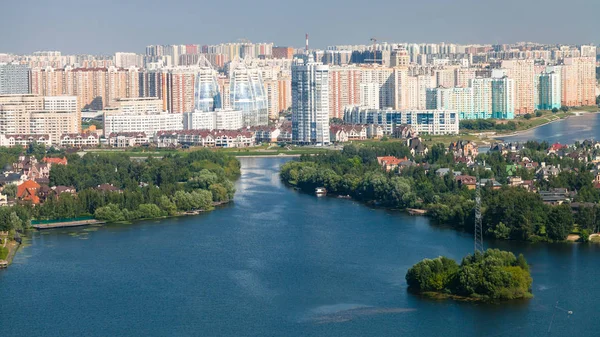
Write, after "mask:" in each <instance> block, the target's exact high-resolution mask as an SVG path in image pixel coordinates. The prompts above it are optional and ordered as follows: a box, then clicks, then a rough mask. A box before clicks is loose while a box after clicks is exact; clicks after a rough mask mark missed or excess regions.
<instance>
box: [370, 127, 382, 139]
mask: <svg viewBox="0 0 600 337" xmlns="http://www.w3.org/2000/svg"><path fill="white" fill-rule="evenodd" d="M383 136H385V128H384V127H383V126H381V125H375V124H369V125H368V126H367V138H369V139H380V138H383Z"/></svg>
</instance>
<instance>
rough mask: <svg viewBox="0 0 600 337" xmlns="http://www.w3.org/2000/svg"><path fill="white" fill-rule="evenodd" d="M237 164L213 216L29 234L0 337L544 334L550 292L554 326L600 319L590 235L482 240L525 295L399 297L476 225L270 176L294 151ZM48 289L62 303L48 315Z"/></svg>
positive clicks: (586, 330)
mask: <svg viewBox="0 0 600 337" xmlns="http://www.w3.org/2000/svg"><path fill="white" fill-rule="evenodd" d="M240 161H241V162H242V176H241V178H240V179H239V181H238V182H236V186H235V187H236V191H237V192H236V194H235V200H234V202H233V203H232V204H231V206H224V207H223V208H220V209H219V211H218V212H207V213H205V214H203V215H201V216H200V217H178V218H172V219H165V220H159V221H141V222H139V223H136V225H135V226H121V225H115V226H108V225H105V226H103V227H99V228H97V230H96V228H94V230H86V228H85V227H79V228H77V227H75V228H69V229H65V230H49V231H34V232H33V233H32V235H31V238H30V239H28V241H27V244H24V245H22V246H21V248H19V253H18V254H17V255H16V257H15V260H14V263H13V265H11V267H10V268H9V269H7V270H2V271H0V298H2V305H0V317H2V323H3V324H0V336H44V335H47V334H48V326H52V328H53V331H57V332H59V333H58V334H60V335H65V336H81V335H85V336H90V337H102V336H106V335H115V336H123V337H129V336H131V337H133V336H140V335H144V336H148V337H154V336H157V337H158V336H171V335H178V336H193V335H197V334H198V331H202V334H203V335H206V336H226V337H229V336H231V337H233V336H248V335H257V336H258V335H260V336H263V335H265V336H289V337H301V336H323V337H332V336H348V337H359V336H382V337H387V336H390V337H391V336H398V335H406V336H414V337H426V336H447V337H454V336H461V337H479V336H498V335H501V336H509V335H519V336H545V335H547V330H548V324H549V323H550V321H551V320H552V315H553V313H554V311H555V310H554V306H555V304H556V302H557V301H559V306H560V307H562V308H566V309H568V310H573V311H574V313H575V314H574V315H571V316H570V317H569V318H567V314H566V313H562V312H559V311H556V317H555V319H554V323H553V326H552V335H553V336H571V335H577V336H593V335H594V332H593V331H598V330H599V329H600V322H599V321H598V320H597V319H596V317H597V307H598V306H597V299H598V298H600V288H598V287H594V286H593V285H594V284H595V282H596V280H597V279H598V277H599V276H600V275H599V273H600V271H599V270H598V268H597V266H598V258H597V257H598V254H600V246H598V245H570V244H564V243H555V244H546V243H539V244H528V243H522V242H517V241H496V240H492V239H490V240H486V241H485V245H486V247H490V248H492V247H493V248H499V249H502V250H507V251H513V252H515V253H523V255H524V256H525V257H526V258H527V261H528V263H529V264H530V265H531V273H532V277H533V279H534V283H533V293H534V294H535V297H534V298H533V299H531V300H525V301H515V302H510V303H501V304H497V303H491V304H488V303H480V302H462V301H446V302H439V301H437V300H432V299H426V298H424V297H421V296H417V295H413V294H411V293H409V292H408V291H407V285H406V282H405V280H404V276H405V273H406V271H407V269H408V268H410V267H411V266H412V265H414V264H415V263H416V262H418V261H420V260H422V259H423V258H435V257H437V256H448V257H450V258H452V259H454V260H457V261H458V260H460V259H461V258H462V257H463V256H465V255H466V254H469V253H471V252H472V251H473V238H472V235H469V234H468V233H462V232H458V231H455V230H451V229H449V228H443V227H441V226H432V225H430V222H429V220H428V219H427V218H426V217H417V216H408V215H405V214H403V213H401V212H390V211H387V210H384V209H373V208H369V207H365V206H364V205H361V204H359V203H357V202H354V201H352V200H346V199H337V198H316V197H313V196H311V195H308V194H305V193H294V192H293V191H292V190H290V189H288V188H287V187H285V186H284V185H283V184H282V183H281V182H280V181H279V179H277V172H278V168H279V166H280V165H281V164H283V163H285V162H286V161H289V158H278V157H269V158H247V159H246V158H244V159H241V160H240ZM586 285H587V286H586ZM42 289H43V291H42ZM57 298H60V299H61V302H63V303H66V304H65V305H64V306H61V308H60V310H54V311H51V313H52V314H51V315H49V310H50V309H51V308H53V305H54V306H55V305H56V299H57ZM386 308H398V309H394V310H390V309H386ZM132 313H135V316H136V319H133V320H128V321H127V324H123V317H130V316H128V315H131V314H132ZM23 317H27V319H26V320H23ZM455 322H460V324H455ZM424 323H425V325H426V326H424Z"/></svg>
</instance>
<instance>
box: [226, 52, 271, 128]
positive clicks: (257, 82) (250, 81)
mask: <svg viewBox="0 0 600 337" xmlns="http://www.w3.org/2000/svg"><path fill="white" fill-rule="evenodd" d="M229 104H230V107H231V108H232V109H233V110H241V111H243V113H244V126H258V125H267V124H269V104H268V102H267V94H266V92H265V86H264V84H263V80H262V75H261V73H260V70H259V69H258V68H255V67H248V66H246V64H244V62H243V61H239V62H232V63H231V69H230V80H229Z"/></svg>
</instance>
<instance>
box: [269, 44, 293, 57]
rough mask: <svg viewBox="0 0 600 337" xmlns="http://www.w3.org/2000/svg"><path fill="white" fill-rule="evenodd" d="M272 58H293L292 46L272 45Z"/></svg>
mask: <svg viewBox="0 0 600 337" xmlns="http://www.w3.org/2000/svg"><path fill="white" fill-rule="evenodd" d="M273 58H275V59H289V60H291V59H292V58H294V48H292V47H273Z"/></svg>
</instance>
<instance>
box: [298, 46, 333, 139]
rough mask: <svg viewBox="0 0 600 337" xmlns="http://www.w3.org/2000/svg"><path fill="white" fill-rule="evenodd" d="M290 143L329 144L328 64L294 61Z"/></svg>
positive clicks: (310, 60) (312, 61)
mask: <svg viewBox="0 0 600 337" xmlns="http://www.w3.org/2000/svg"><path fill="white" fill-rule="evenodd" d="M292 142H294V143H296V144H317V145H326V144H329V143H330V141H329V66H326V65H323V64H322V63H318V62H314V60H313V59H312V57H309V58H308V60H307V61H304V60H296V62H295V64H294V65H293V66H292Z"/></svg>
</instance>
